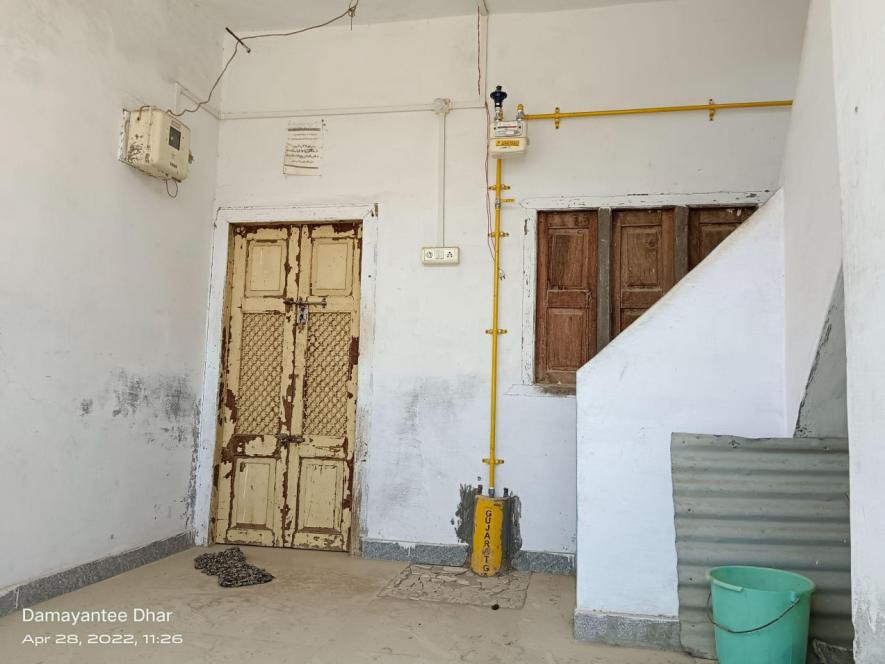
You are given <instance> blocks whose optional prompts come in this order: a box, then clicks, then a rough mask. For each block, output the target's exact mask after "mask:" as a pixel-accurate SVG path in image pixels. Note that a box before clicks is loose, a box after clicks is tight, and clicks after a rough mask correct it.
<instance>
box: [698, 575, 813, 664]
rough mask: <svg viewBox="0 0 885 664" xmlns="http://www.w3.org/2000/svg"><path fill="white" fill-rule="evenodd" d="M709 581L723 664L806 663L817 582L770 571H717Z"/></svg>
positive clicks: (717, 647)
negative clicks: (812, 594)
mask: <svg viewBox="0 0 885 664" xmlns="http://www.w3.org/2000/svg"><path fill="white" fill-rule="evenodd" d="M707 578H708V579H709V580H710V596H711V599H712V602H713V610H712V615H711V616H710V619H711V621H712V622H713V626H714V630H715V633H716V655H717V657H718V658H719V662H720V664H805V653H806V650H807V648H808V619H809V616H810V614H811V593H812V592H814V582H813V581H812V580H811V579H807V578H805V577H804V576H801V575H799V574H793V573H792V572H784V571H781V570H777V569H769V568H767V567H741V566H729V567H715V568H713V569H711V570H710V571H709V572H708V573H707Z"/></svg>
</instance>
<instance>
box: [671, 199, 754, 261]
mask: <svg viewBox="0 0 885 664" xmlns="http://www.w3.org/2000/svg"><path fill="white" fill-rule="evenodd" d="M755 211H756V208H755V207H733V208H693V209H691V210H690V211H689V214H688V268H689V269H692V268H694V267H695V266H696V265H697V264H698V263H700V262H701V261H702V260H704V259H705V258H706V257H707V256H708V255H709V254H710V252H711V251H713V250H714V249H715V248H716V247H718V246H719V243H720V242H722V241H723V240H724V239H725V238H727V237H728V236H729V235H731V234H732V233H733V232H734V231H735V230H736V229H737V227H738V226H740V225H741V224H742V223H743V222H745V221H746V220H747V219H749V218H750V215H752V214H753V212H755Z"/></svg>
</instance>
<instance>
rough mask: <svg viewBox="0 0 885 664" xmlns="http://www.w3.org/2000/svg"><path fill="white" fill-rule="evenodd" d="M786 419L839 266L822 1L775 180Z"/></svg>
mask: <svg viewBox="0 0 885 664" xmlns="http://www.w3.org/2000/svg"><path fill="white" fill-rule="evenodd" d="M782 181H783V188H784V196H785V198H786V204H785V210H786V212H785V217H784V224H785V225H784V254H785V271H786V273H785V293H784V294H785V306H786V313H785V321H786V326H785V328H784V335H785V343H786V367H785V370H786V379H785V380H786V393H785V396H786V412H787V420H788V422H792V423H793V424H795V423H796V418H797V415H798V412H799V404H800V403H801V402H802V399H803V398H804V396H805V387H806V383H807V382H808V378H809V370H810V369H811V366H812V363H813V361H814V356H815V353H816V352H817V348H818V340H819V339H820V335H821V331H822V329H823V325H824V320H825V318H826V315H827V309H828V308H829V306H830V300H831V297H832V293H833V286H834V284H835V283H836V279H837V276H838V273H839V267H840V265H841V262H842V214H841V205H840V200H839V159H838V154H837V148H836V106H835V99H834V97H833V52H832V38H831V34H830V2H829V0H812V2H811V7H810V10H809V14H808V23H807V28H806V35H805V43H804V47H803V51H802V64H801V68H800V74H799V83H798V88H797V92H796V103H795V105H794V107H793V114H792V122H791V124H790V132H789V137H788V140H787V150H786V154H785V156H784V166H783V173H782Z"/></svg>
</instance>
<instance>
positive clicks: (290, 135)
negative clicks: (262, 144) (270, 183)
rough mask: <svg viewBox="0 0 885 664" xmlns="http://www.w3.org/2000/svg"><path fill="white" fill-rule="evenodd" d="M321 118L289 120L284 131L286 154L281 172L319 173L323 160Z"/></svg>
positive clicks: (322, 123) (298, 173)
mask: <svg viewBox="0 0 885 664" xmlns="http://www.w3.org/2000/svg"><path fill="white" fill-rule="evenodd" d="M324 126H325V123H324V122H323V121H322V120H310V121H304V120H290V121H289V127H288V131H287V132H286V134H287V135H286V154H285V155H284V156H283V173H285V174H286V175H319V174H320V167H321V165H322V161H323V127H324Z"/></svg>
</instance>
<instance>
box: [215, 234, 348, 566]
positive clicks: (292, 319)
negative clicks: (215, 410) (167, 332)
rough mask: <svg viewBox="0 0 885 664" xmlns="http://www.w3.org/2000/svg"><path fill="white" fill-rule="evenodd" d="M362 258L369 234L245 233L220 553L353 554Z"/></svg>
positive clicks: (231, 320) (238, 262)
mask: <svg viewBox="0 0 885 664" xmlns="http://www.w3.org/2000/svg"><path fill="white" fill-rule="evenodd" d="M360 248H361V226H360V225H359V224H351V223H336V224H322V225H320V224H303V225H286V226H267V227H254V226H241V227H235V229H234V231H233V234H232V238H231V251H230V255H229V262H228V279H227V287H228V293H227V300H226V313H225V323H226V324H225V331H224V338H225V342H226V343H225V348H224V351H223V357H222V366H223V372H222V384H221V395H222V399H221V400H220V408H219V453H218V456H217V465H216V476H215V478H216V479H215V490H216V493H215V505H216V507H215V520H214V533H215V541H217V542H225V543H242V544H259V545H264V546H278V547H298V548H308V549H326V550H344V549H346V548H347V546H348V538H349V530H350V525H351V523H350V522H351V482H352V474H353V471H352V466H353V464H352V461H353V446H354V439H355V427H356V387H357V386H356V376H357V360H358V348H359V296H360Z"/></svg>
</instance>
